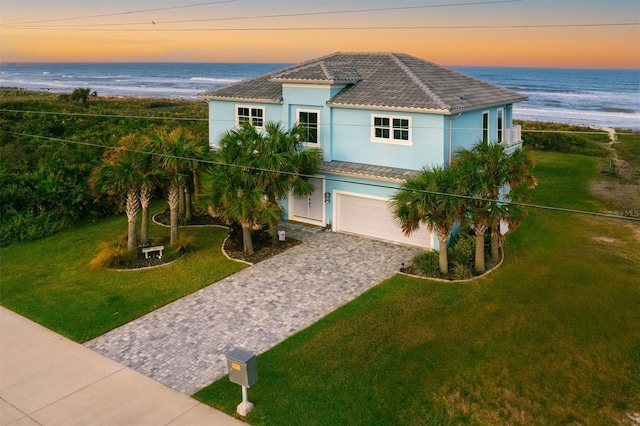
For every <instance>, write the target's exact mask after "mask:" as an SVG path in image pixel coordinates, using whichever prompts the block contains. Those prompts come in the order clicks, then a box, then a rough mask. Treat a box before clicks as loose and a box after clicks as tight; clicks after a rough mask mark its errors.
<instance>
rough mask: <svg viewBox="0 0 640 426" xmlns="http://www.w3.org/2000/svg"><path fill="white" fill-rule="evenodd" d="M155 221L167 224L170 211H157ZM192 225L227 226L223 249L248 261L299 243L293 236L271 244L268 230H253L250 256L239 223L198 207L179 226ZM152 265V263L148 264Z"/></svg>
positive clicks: (158, 260) (272, 254) (270, 254)
mask: <svg viewBox="0 0 640 426" xmlns="http://www.w3.org/2000/svg"><path fill="white" fill-rule="evenodd" d="M154 219H155V221H156V222H158V223H161V224H163V225H166V226H169V223H170V222H169V221H170V219H171V212H170V211H168V210H167V211H164V212H161V213H158V214H157V215H155V216H154ZM194 225H200V226H203V225H210V226H211V225H218V226H226V227H228V228H229V238H228V239H227V240H226V242H225V244H224V251H225V252H226V253H227V255H228V256H229V257H231V258H232V259H237V260H243V261H245V262H249V263H258V262H261V261H263V260H265V259H268V258H270V257H272V256H275V255H277V254H279V253H282V252H283V251H285V250H288V249H290V248H291V247H294V246H297V245H298V244H300V243H301V241H299V240H295V239H293V238H287V239H286V240H285V241H278V243H277V244H276V245H272V244H271V237H270V236H269V233H268V231H266V230H258V231H254V232H253V250H254V253H253V255H251V256H247V255H246V254H245V253H244V247H243V244H242V228H241V227H240V226H239V225H237V224H236V225H231V226H230V225H228V224H226V223H225V222H223V221H222V220H221V219H220V218H219V217H214V216H211V215H210V214H208V213H206V212H203V211H200V210H198V209H194V211H193V216H192V218H191V220H190V221H189V222H186V223H181V224H180V226H194ZM139 260H140V263H144V261H145V260H147V259H144V257H143V258H142V259H139ZM148 260H149V263H152V262H151V260H152V259H148ZM154 260H156V261H157V262H158V264H162V263H163V262H162V260H160V259H154ZM148 266H153V265H148ZM139 267H140V266H139Z"/></svg>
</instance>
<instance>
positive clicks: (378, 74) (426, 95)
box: [201, 52, 527, 114]
mask: <svg viewBox="0 0 640 426" xmlns="http://www.w3.org/2000/svg"><path fill="white" fill-rule="evenodd" d="M287 82H289V83H310V84H337V85H340V84H344V85H345V87H344V88H343V89H342V90H341V91H340V92H339V93H338V94H336V95H335V96H334V97H333V98H332V99H330V100H329V101H328V102H327V105H330V106H335V107H345V108H369V109H392V110H393V109H398V110H416V111H425V112H438V113H443V114H451V113H456V112H462V111H467V110H474V109H480V108H484V107H488V106H492V105H501V104H508V103H514V102H520V101H524V100H526V99H527V97H526V96H525V95H522V94H520V93H517V92H514V91H512V90H509V89H505V88H503V87H500V86H496V85H494V84H491V83H488V82H486V81H482V80H479V79H476V78H473V77H470V76H467V75H464V74H461V73H459V72H457V71H453V70H450V69H447V68H444V67H441V66H439V65H436V64H433V63H431V62H427V61H424V60H422V59H419V58H416V57H414V56H410V55H406V54H399V53H340V52H338V53H334V54H331V55H328V56H324V57H321V58H316V59H312V60H310V61H307V62H303V63H301V64H298V65H294V66H291V67H288V68H285V69H283V70H279V71H274V72H272V73H269V74H265V75H262V76H258V77H255V78H252V79H249V80H244V81H241V82H238V83H235V84H232V85H229V86H225V87H222V88H218V89H214V90H211V91H209V92H205V93H203V94H201V96H202V97H204V98H206V99H216V100H246V101H260V102H271V103H279V102H282V84H283V83H287Z"/></svg>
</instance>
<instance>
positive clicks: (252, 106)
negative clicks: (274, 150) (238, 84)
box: [235, 104, 267, 130]
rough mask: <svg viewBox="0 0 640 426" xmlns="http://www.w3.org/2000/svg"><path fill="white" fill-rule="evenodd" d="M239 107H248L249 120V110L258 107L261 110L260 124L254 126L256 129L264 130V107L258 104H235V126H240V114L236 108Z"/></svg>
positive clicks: (265, 118) (265, 120) (265, 119)
mask: <svg viewBox="0 0 640 426" xmlns="http://www.w3.org/2000/svg"><path fill="white" fill-rule="evenodd" d="M239 108H249V119H250V120H251V118H252V116H251V110H252V109H260V110H262V126H256V129H258V130H264V129H265V127H264V126H265V123H266V122H267V117H266V109H265V107H263V106H259V105H241V104H238V105H236V106H235V115H236V128H240V116H239V115H238V109H239ZM250 122H251V121H250Z"/></svg>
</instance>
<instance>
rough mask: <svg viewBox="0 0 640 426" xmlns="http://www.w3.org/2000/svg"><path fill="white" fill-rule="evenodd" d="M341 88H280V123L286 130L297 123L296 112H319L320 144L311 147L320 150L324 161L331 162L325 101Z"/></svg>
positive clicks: (312, 86) (299, 86)
mask: <svg viewBox="0 0 640 426" xmlns="http://www.w3.org/2000/svg"><path fill="white" fill-rule="evenodd" d="M343 87H344V86H319V85H317V86H314V85H301V84H298V85H295V84H291V85H288V84H286V85H284V86H283V88H282V94H283V96H282V97H283V104H282V115H283V117H282V121H283V122H284V124H285V125H286V126H287V128H291V127H292V126H293V125H295V123H296V122H297V121H298V116H297V111H298V110H310V111H318V112H319V117H318V121H319V122H320V126H319V142H320V143H319V144H318V145H313V146H314V147H315V146H317V147H318V148H321V149H322V151H323V153H324V160H325V161H331V157H330V154H329V152H330V151H331V133H332V128H333V123H332V122H331V108H330V107H328V106H327V105H326V104H327V101H328V100H329V99H331V97H332V96H334V95H335V94H336V93H337V92H339V91H340V90H341V89H342V88H343ZM310 146H311V145H310Z"/></svg>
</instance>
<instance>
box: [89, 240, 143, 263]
mask: <svg viewBox="0 0 640 426" xmlns="http://www.w3.org/2000/svg"><path fill="white" fill-rule="evenodd" d="M136 257H138V252H137V251H136V250H133V251H129V250H127V235H126V234H123V235H122V236H121V237H119V238H118V239H116V240H113V241H108V242H104V243H102V244H100V250H99V251H98V254H97V255H96V256H95V257H94V258H93V259H91V262H89V266H91V267H92V268H94V269H106V268H116V269H117V268H124V267H126V266H127V265H129V264H131V262H133V261H134V260H135V259H136Z"/></svg>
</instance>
